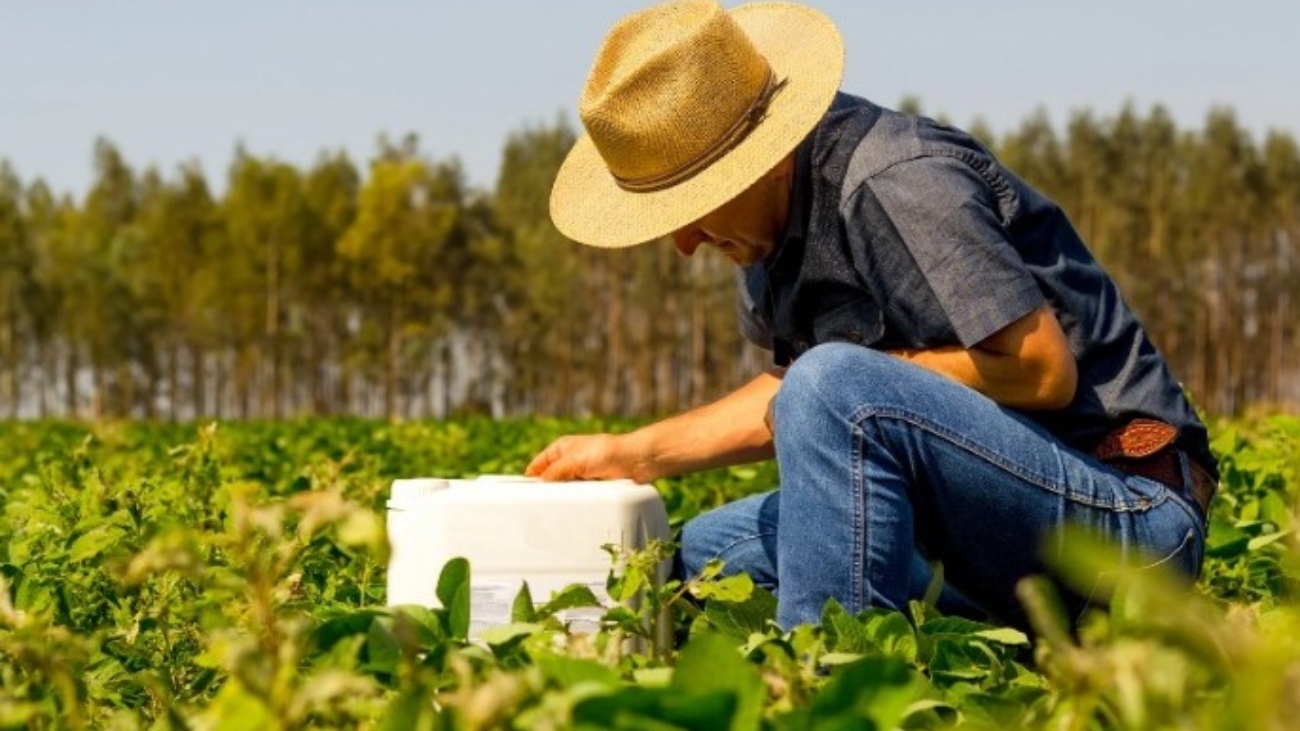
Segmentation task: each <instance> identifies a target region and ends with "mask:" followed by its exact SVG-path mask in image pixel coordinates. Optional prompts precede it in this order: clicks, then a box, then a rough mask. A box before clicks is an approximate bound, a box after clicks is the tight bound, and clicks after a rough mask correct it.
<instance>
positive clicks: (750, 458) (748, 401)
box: [524, 368, 784, 484]
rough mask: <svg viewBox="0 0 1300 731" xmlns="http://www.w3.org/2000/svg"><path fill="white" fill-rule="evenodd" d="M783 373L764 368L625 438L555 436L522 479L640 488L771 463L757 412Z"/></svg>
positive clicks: (765, 404) (773, 392)
mask: <svg viewBox="0 0 1300 731" xmlns="http://www.w3.org/2000/svg"><path fill="white" fill-rule="evenodd" d="M783 375H784V371H782V370H780V369H775V368H773V369H770V370H768V371H766V372H764V373H762V374H760V375H758V376H757V377H755V378H754V379H753V380H752V381H750V382H749V383H747V384H745V385H743V386H741V387H740V388H738V389H736V390H735V391H732V392H731V393H729V394H727V395H726V396H723V397H722V398H721V399H718V400H717V401H715V402H713V403H711V404H709V405H707V406H701V407H699V408H696V409H692V410H690V411H687V412H686V413H684V414H678V415H677V416H673V417H670V418H668V419H664V420H663V421H657V422H655V423H653V424H649V425H647V426H644V427H641V428H640V429H637V430H636V431H634V432H629V433H627V434H588V435H582V436H569V437H561V438H559V439H556V440H555V441H554V442H552V443H551V445H550V446H548V447H547V448H546V449H543V450H542V452H541V454H538V455H537V456H536V457H534V458H533V461H532V462H531V463H529V465H528V469H526V470H525V471H524V474H526V475H528V476H529V477H540V478H542V479H543V480H552V481H560V480H617V479H621V478H630V479H633V480H636V481H637V482H640V483H642V484H646V483H649V482H651V481H653V480H657V479H659V478H661V477H672V476H674V475H681V474H685V473H687V472H699V471H701V470H711V469H715V468H718V467H727V466H730V465H735V464H742V463H745V462H757V461H758V460H762V459H771V458H772V433H771V432H770V431H769V430H768V428H767V427H765V426H764V419H763V412H764V410H766V409H767V407H768V405H769V404H770V403H771V401H772V397H773V396H775V395H776V392H777V390H778V389H779V388H780V387H781V377H782V376H783Z"/></svg>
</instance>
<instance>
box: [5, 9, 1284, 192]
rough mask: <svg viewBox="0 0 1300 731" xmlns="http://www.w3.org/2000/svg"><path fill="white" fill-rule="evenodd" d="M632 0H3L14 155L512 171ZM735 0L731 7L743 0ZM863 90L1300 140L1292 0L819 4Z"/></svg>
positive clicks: (40, 169)
mask: <svg viewBox="0 0 1300 731" xmlns="http://www.w3.org/2000/svg"><path fill="white" fill-rule="evenodd" d="M645 4H646V3H644V2H631V1H629V0H601V1H600V2H596V1H595V0H587V1H586V2H579V1H578V0H532V1H529V2H525V1H524V0H423V1H417V0H395V1H393V2H370V3H362V2H342V1H340V0H314V1H313V2H306V1H305V0H304V1H299V2H270V1H268V0H256V1H253V0H224V1H223V2H208V3H196V2H178V1H176V0H172V1H171V2H164V1H163V0H111V1H109V0H102V1H100V2H91V1H90V0H84V1H81V2H74V1H72V0H67V1H65V2H42V1H39V0H0V157H3V158H7V159H8V160H9V161H10V162H11V164H13V166H14V167H15V168H16V169H17V171H18V173H19V175H20V176H21V177H22V178H23V179H24V180H25V181H30V180H31V179H33V178H35V177H37V176H40V177H44V178H45V179H46V180H47V181H48V182H49V183H50V184H51V185H52V186H53V187H54V188H55V189H57V190H61V191H69V192H73V193H76V194H81V193H83V192H84V190H85V188H86V187H87V186H88V185H89V182H90V179H91V174H92V170H91V150H92V144H93V141H94V139H95V138H96V137H97V136H100V135H103V136H106V137H108V138H109V139H111V140H112V141H113V142H115V143H116V144H117V145H118V146H119V147H120V148H121V149H122V151H123V153H124V154H125V156H126V158H127V160H128V161H129V162H130V163H132V164H133V165H135V166H137V167H144V166H146V165H151V164H152V165H156V166H158V167H160V168H161V169H162V170H163V171H164V172H165V173H166V174H168V175H171V174H174V171H175V168H176V166H177V165H178V164H179V163H181V162H182V161H186V160H197V161H199V163H200V164H201V165H202V167H203V169H204V171H205V172H206V173H207V175H208V178H209V179H210V180H211V181H213V183H214V185H215V186H216V187H217V188H221V187H222V180H223V179H224V177H225V173H226V167H227V165H228V164H229V163H230V160H231V156H232V152H233V150H234V148H235V145H236V144H237V143H238V142H240V141H242V142H243V144H244V145H245V146H246V147H247V148H248V149H249V150H250V151H251V152H253V153H254V154H258V155H268V156H274V157H277V158H279V159H282V160H286V161H288V162H291V163H294V164H297V165H307V164H310V163H311V161H312V160H314V159H315V157H316V155H317V154H318V153H319V152H321V151H322V150H326V149H338V148H343V149H345V150H347V151H348V152H349V153H350V154H351V155H352V156H353V159H354V160H356V161H357V162H358V163H359V164H361V163H364V162H365V161H366V160H368V159H369V157H370V156H371V155H372V153H373V152H374V150H375V140H376V139H377V137H378V135H379V134H380V133H388V134H389V135H390V136H391V137H393V138H399V137H401V136H402V135H403V134H405V133H407V132H411V131H413V132H416V133H418V134H419V136H420V139H421V141H422V149H424V150H426V151H428V152H429V153H430V154H432V155H433V156H435V157H437V158H446V157H450V156H453V155H454V156H457V157H459V158H460V159H461V161H462V162H463V163H464V165H465V168H466V171H467V174H468V176H469V178H470V181H471V182H472V183H473V184H475V185H476V186H479V187H490V186H492V185H493V184H494V183H495V179H496V172H497V165H498V164H499V158H500V151H501V148H502V145H503V143H504V141H505V138H506V135H507V134H509V132H510V131H512V130H515V129H519V128H520V127H521V126H523V125H526V124H529V123H539V122H548V121H551V120H553V119H555V118H556V116H557V115H559V114H561V113H563V114H567V115H569V116H570V118H573V116H574V114H573V112H572V109H573V108H574V105H575V102H576V99H577V96H578V93H579V91H580V89H581V86H582V82H583V79H584V78H585V76H586V72H587V69H588V67H589V65H590V63H591V58H592V56H593V54H594V53H595V50H596V48H597V46H598V45H599V43H600V40H601V37H602V36H603V35H604V33H605V31H606V30H607V29H608V27H609V26H610V25H611V24H612V23H613V22H614V21H616V20H617V19H618V18H619V17H621V16H623V15H625V14H626V13H628V12H630V11H632V10H635V9H637V8H640V7H642V6H643V5H645ZM725 4H727V5H728V6H730V5H733V4H734V3H725ZM812 4H814V5H816V6H817V7H819V8H821V9H822V10H823V11H824V12H826V14H827V15H829V16H830V17H831V18H832V19H833V20H835V21H836V23H837V24H838V25H839V26H840V29H841V31H842V32H843V34H844V36H845V42H846V46H847V49H848V50H847V67H846V74H845V80H844V88H845V90H847V91H850V92H853V93H857V94H860V95H863V96H867V97H869V98H871V99H873V100H875V101H877V102H880V103H883V104H886V105H893V104H896V103H897V102H898V100H899V99H901V98H902V97H903V96H904V95H914V96H917V97H919V98H920V99H921V101H922V105H923V107H924V109H925V111H926V112H927V113H933V114H938V113H942V114H945V115H947V116H948V117H949V118H950V119H952V120H953V121H954V122H956V123H958V124H963V125H964V124H969V123H970V122H971V121H972V120H974V119H976V118H977V117H979V118H982V119H984V120H986V121H987V122H988V123H989V124H990V125H991V126H992V127H993V128H994V129H995V130H996V131H999V132H1001V131H1005V130H1007V129H1010V128H1014V127H1015V126H1017V125H1018V124H1019V123H1020V121H1021V120H1023V119H1024V118H1025V117H1026V116H1027V115H1029V114H1030V113H1031V112H1033V111H1034V110H1035V109H1036V108H1039V107H1042V108H1044V109H1046V110H1047V111H1048V113H1049V115H1050V116H1051V118H1052V119H1053V121H1054V122H1056V123H1057V124H1058V125H1063V124H1064V122H1065V121H1066V120H1067V119H1068V117H1069V115H1070V113H1071V111H1072V110H1076V109H1080V108H1091V109H1092V110H1094V111H1095V112H1098V113H1100V114H1103V115H1109V114H1112V113H1114V112H1115V111H1117V110H1118V109H1119V107H1120V105H1121V104H1123V103H1124V102H1125V101H1126V100H1131V101H1132V102H1133V103H1135V104H1136V105H1137V106H1138V108H1139V109H1141V110H1143V111H1145V110H1147V109H1149V108H1150V107H1151V106H1152V105H1153V104H1156V103H1161V104H1163V105H1164V106H1165V107H1166V108H1168V109H1169V110H1170V111H1171V112H1172V113H1173V115H1174V118H1175V119H1176V120H1177V121H1178V122H1179V124H1180V125H1182V126H1184V127H1186V128H1191V127H1199V126H1200V125H1201V123H1202V121H1203V119H1204V117H1205V114H1206V112H1207V111H1208V110H1209V109H1210V108H1211V107H1212V106H1213V105H1216V104H1220V105H1228V106H1231V107H1233V108H1234V109H1235V110H1236V112H1237V115H1238V119H1239V120H1240V122H1241V123H1242V124H1243V125H1244V126H1245V127H1246V128H1247V129H1249V130H1250V131H1251V132H1252V133H1254V134H1255V135H1256V136H1257V138H1258V136H1262V135H1263V134H1264V133H1265V132H1266V131H1267V130H1269V129H1283V130H1286V131H1288V132H1290V133H1291V134H1292V135H1293V136H1294V135H1297V134H1300V50H1297V48H1300V46H1297V44H1296V41H1295V33H1296V29H1298V28H1300V2H1296V1H1295V0H1286V1H1285V2H1284V1H1282V0H1237V1H1236V2H1215V3H1210V2H1204V1H1202V0H1186V1H1183V2H1178V1H1176V0H1127V1H1125V2H1120V1H1118V0H1089V2H1079V1H1077V0H1075V1H1072V2H1061V1H1060V0H1038V1H1037V2H1024V1H1020V0H1016V1H1014V2H1011V1H1006V2H1003V1H999V0H986V1H985V2H971V0H928V1H926V2H918V1H916V0H901V1H900V0H895V1H894V2H890V3H885V2H872V1H870V0H822V1H820V2H814V3H812Z"/></svg>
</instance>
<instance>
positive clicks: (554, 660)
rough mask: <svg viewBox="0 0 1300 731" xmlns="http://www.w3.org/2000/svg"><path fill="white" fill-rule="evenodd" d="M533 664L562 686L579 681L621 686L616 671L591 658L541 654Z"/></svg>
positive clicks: (613, 686)
mask: <svg viewBox="0 0 1300 731" xmlns="http://www.w3.org/2000/svg"><path fill="white" fill-rule="evenodd" d="M534 664H535V665H536V666H537V669H538V670H540V671H542V676H543V677H545V678H546V679H547V680H549V681H551V682H553V683H554V684H555V685H558V686H560V687H562V688H566V687H569V686H573V685H577V684H579V683H596V684H598V685H602V686H606V687H609V688H617V687H619V686H621V684H622V681H621V680H620V679H619V677H618V673H615V672H614V671H613V670H610V669H609V668H608V667H606V666H604V665H601V664H600V663H598V662H595V661H592V660H585V659H581V658H576V657H565V656H563V655H542V656H540V657H538V658H537V659H536V661H535V662H534Z"/></svg>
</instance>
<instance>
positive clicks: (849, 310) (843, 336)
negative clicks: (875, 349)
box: [812, 295, 885, 347]
mask: <svg viewBox="0 0 1300 731" xmlns="http://www.w3.org/2000/svg"><path fill="white" fill-rule="evenodd" d="M884 334H885V321H884V318H883V317H882V316H881V313H880V308H879V307H877V306H876V303H875V301H874V300H873V299H871V297H869V296H865V295H863V296H858V297H854V298H852V299H850V300H848V301H847V302H844V303H843V304H840V305H837V306H835V307H833V308H832V309H830V310H827V311H825V312H823V313H821V314H819V315H817V316H816V317H815V318H813V323H812V335H813V340H814V341H815V343H817V344H821V343H854V344H856V345H865V346H868V347H871V346H873V345H876V344H877V343H879V342H880V340H881V338H883V337H884Z"/></svg>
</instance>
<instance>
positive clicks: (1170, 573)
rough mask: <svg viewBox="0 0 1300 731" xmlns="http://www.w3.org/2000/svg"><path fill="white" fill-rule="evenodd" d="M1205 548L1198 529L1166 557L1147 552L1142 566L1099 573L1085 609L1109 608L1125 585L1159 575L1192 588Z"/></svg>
mask: <svg viewBox="0 0 1300 731" xmlns="http://www.w3.org/2000/svg"><path fill="white" fill-rule="evenodd" d="M1203 544H1204V539H1203V538H1202V537H1201V536H1200V534H1199V533H1198V531H1197V530H1196V528H1187V529H1186V531H1185V532H1184V533H1183V539H1182V540H1181V541H1179V542H1178V544H1177V545H1176V546H1175V547H1174V548H1173V550H1171V551H1167V552H1166V553H1165V554H1164V555H1163V556H1161V555H1159V554H1157V555H1156V556H1154V557H1153V556H1152V555H1151V553H1150V552H1146V553H1143V554H1142V558H1141V559H1139V560H1140V561H1141V563H1137V564H1135V565H1133V566H1125V567H1122V568H1119V569H1112V570H1109V571H1101V572H1099V573H1098V574H1097V576H1096V578H1094V579H1093V582H1092V588H1091V589H1089V590H1088V592H1087V594H1086V595H1085V597H1084V608H1087V607H1090V606H1092V607H1105V606H1108V605H1109V604H1110V600H1111V598H1112V597H1113V596H1114V594H1115V589H1116V588H1117V587H1118V586H1119V585H1120V584H1121V583H1124V582H1133V581H1144V580H1145V581H1149V580H1151V579H1152V578H1155V575H1156V574H1158V573H1163V574H1164V576H1166V577H1170V578H1173V579H1175V580H1177V581H1183V582H1186V583H1187V584H1188V585H1189V586H1190V585H1191V583H1192V582H1194V581H1195V580H1196V578H1197V575H1198V574H1199V573H1200V566H1201V553H1202V551H1203V550H1204V547H1203ZM1080 616H1082V612H1081V613H1080ZM1076 619H1078V618H1077V617H1076Z"/></svg>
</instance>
